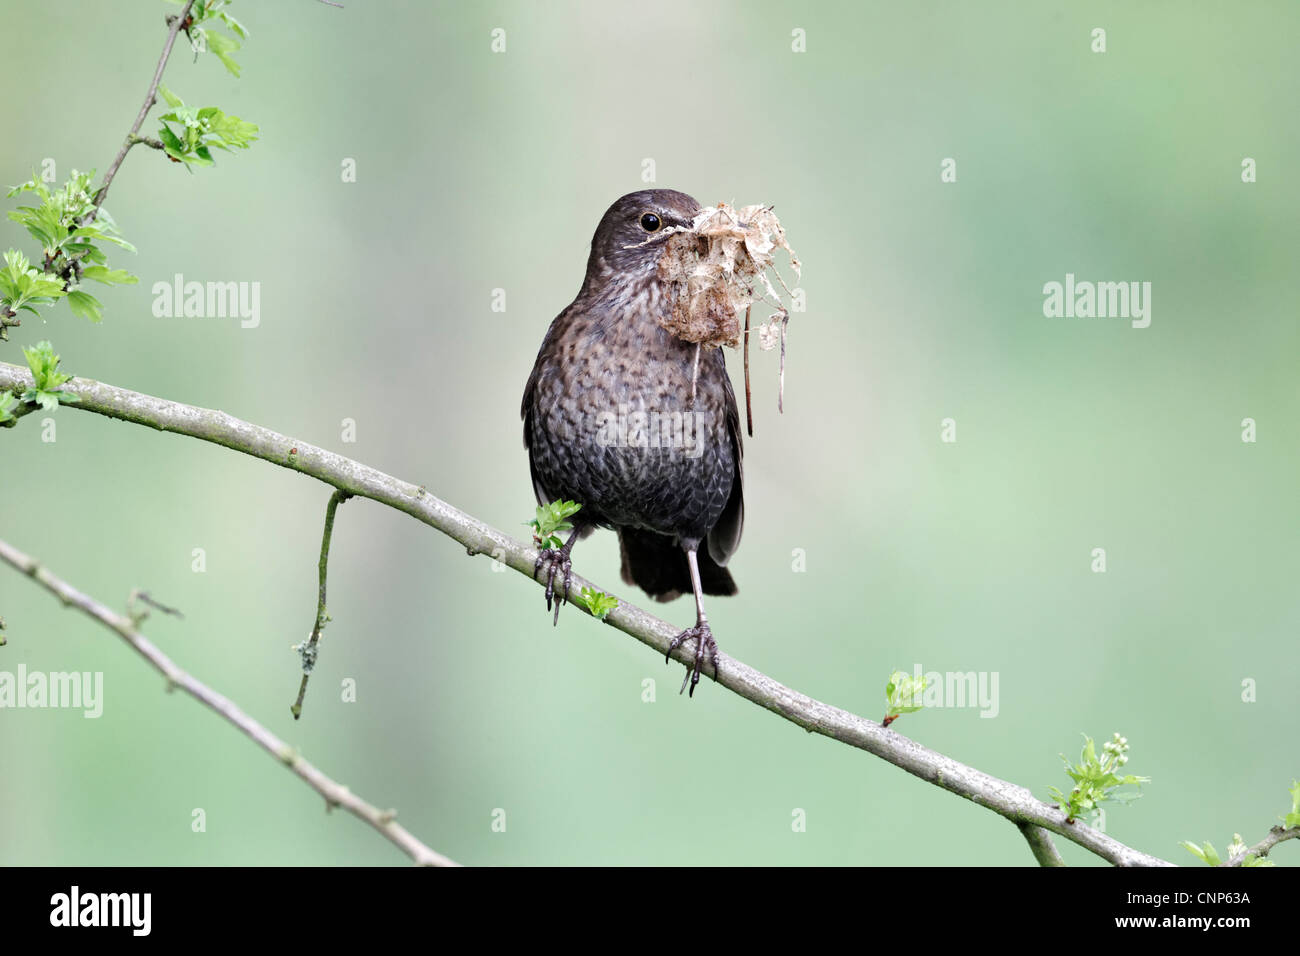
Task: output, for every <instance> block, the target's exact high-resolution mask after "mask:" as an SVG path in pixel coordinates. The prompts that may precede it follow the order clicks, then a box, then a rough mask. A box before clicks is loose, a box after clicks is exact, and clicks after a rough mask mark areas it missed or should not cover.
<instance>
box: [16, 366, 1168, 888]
mask: <svg viewBox="0 0 1300 956" xmlns="http://www.w3.org/2000/svg"><path fill="white" fill-rule="evenodd" d="M30 383H31V375H30V373H29V372H28V371H27V369H25V368H20V367H19V366H16V365H9V364H6V363H3V362H0V389H5V388H9V389H12V388H15V387H19V388H27V387H28V386H29V384H30ZM63 389H64V390H65V391H69V392H72V393H74V394H76V395H77V396H79V397H80V401H79V402H77V403H76V404H74V405H69V406H66V407H68V408H74V409H79V410H82V411H88V412H95V413H96V414H99V415H104V416H107V417H108V418H116V419H120V420H121V421H127V422H133V423H135V424H137V425H147V426H148V427H150V428H156V429H158V430H159V431H167V432H174V433H176V434H180V435H187V436H189V437H190V438H198V439H200V440H202V441H208V442H212V443H213V444H216V445H221V446H222V447H224V448H230V449H232V450H234V451H238V452H242V453H243V454H246V455H251V456H252V457H254V458H260V459H262V460H263V461H269V462H271V463H273V464H276V465H279V466H281V467H282V468H288V469H290V470H291V471H297V472H301V473H302V474H304V475H309V476H310V477H312V478H316V479H319V480H320V481H323V482H325V483H326V484H328V485H332V486H333V487H335V488H337V489H338V490H340V491H344V492H347V493H348V494H351V495H356V496H357V497H360V498H369V499H370V500H372V501H377V502H379V503H380V504H384V505H387V506H389V507H390V508H395V509H396V510H398V511H401V512H403V513H404V514H408V515H410V516H411V517H413V518H416V519H417V520H419V521H422V522H424V523H425V524H427V525H429V526H430V527H433V528H436V529H438V530H439V531H441V532H442V533H443V534H446V535H447V536H448V537H451V538H453V539H454V540H456V541H458V542H460V544H462V545H463V546H464V547H465V548H466V550H467V551H468V552H469V553H470V555H475V554H489V555H491V556H492V557H493V558H494V559H496V560H499V561H501V562H502V563H503V564H506V565H508V566H509V567H511V568H514V569H515V570H516V571H518V572H519V573H520V574H524V575H527V576H528V577H529V578H532V577H533V573H534V567H535V562H536V560H537V552H536V551H535V550H534V549H532V548H530V547H528V546H526V545H524V544H521V543H520V542H518V541H516V540H515V539H514V538H511V537H509V536H508V535H506V534H503V533H502V532H500V531H497V530H496V529H495V528H492V527H490V526H488V525H486V524H484V523H483V522H481V521H479V520H478V519H477V518H474V517H472V516H470V515H467V514H465V513H464V512H463V511H459V510H457V509H456V508H454V507H452V506H451V505H449V504H447V503H446V502H445V501H442V500H440V499H439V498H436V497H434V496H433V495H431V494H429V493H428V492H427V491H426V490H425V489H424V488H423V487H419V486H416V485H412V484H410V483H409V482H405V481H402V480H400V479H398V478H394V477H392V476H391V475H386V474H384V473H383V472H382V471H379V470H378V469H375V468H371V467H370V466H369V465H365V464H362V463H361V462H358V461H353V460H352V459H350V458H345V457H343V456H342V455H337V454H335V453H333V452H330V451H326V450H325V449H323V448H317V447H316V446H315V445H309V444H307V443H306V442H302V441H298V440H296V439H292V438H289V437H287V436H285V435H281V434H279V433H277V432H274V431H271V430H270V429H269V428H263V427H262V426H260V425H254V424H252V423H250V422H245V421H242V420H240V419H238V418H235V417H234V416H232V415H227V414H226V413H225V412H221V411H214V410H212V409H206V408H198V407H196V406H193V405H184V404H181V403H180V402H171V401H167V400H166V399H162V398H155V397H153V396H151V395H143V394H141V393H139V392H132V391H128V390H127V389H124V388H117V387H115V386H113V385H106V384H104V383H102V382H96V381H93V380H90V379H80V378H79V379H74V380H72V381H70V382H68V383H67V384H65V385H64V386H63ZM572 585H573V590H574V591H576V592H581V590H582V588H583V587H590V588H592V589H594V590H603V589H601V588H599V587H597V586H596V585H595V584H593V583H592V582H591V581H588V580H586V579H585V578H582V577H579V576H578V575H576V574H575V575H573V581H572ZM573 606H574V607H575V608H578V609H579V610H581V611H583V612H584V613H587V614H590V612H589V611H587V610H586V608H583V607H582V606H581V605H578V604H574V605H573ZM605 623H607V624H611V625H613V626H614V627H616V628H618V629H619V630H620V631H623V632H624V633H626V634H630V635H631V636H632V637H635V638H636V639H637V640H639V641H641V643H643V644H646V645H647V646H649V647H651V648H654V650H656V651H657V652H658V653H660V654H665V653H667V650H668V647H669V644H670V643H671V642H672V640H673V638H674V637H676V636H677V633H678V628H676V627H674V626H673V625H671V624H669V623H668V622H666V621H663V620H660V619H659V618H657V617H655V616H654V615H652V614H649V613H647V612H646V611H643V610H641V609H640V608H638V607H636V606H635V605H632V604H628V603H627V602H625V601H620V602H619V605H618V607H616V608H615V609H614V610H612V611H610V612H609V614H608V615H607V616H606V618H605ZM673 656H674V657H675V658H676V659H677V660H678V661H679V662H680V663H682V664H687V665H689V664H691V663H693V660H694V658H693V657H692V652H691V651H690V650H689V649H687V648H686V647H684V646H683V647H679V648H678V649H677V651H675V652H674V655H673ZM718 663H719V668H718V670H719V672H720V673H717V674H715V675H713V676H715V677H716V678H717V680H718V682H719V683H720V684H721V685H722V686H723V687H726V688H727V689H728V690H730V691H732V692H734V693H736V694H738V695H739V696H741V697H743V698H745V699H746V700H748V701H750V702H751V703H755V704H757V705H758V706H760V707H762V708H764V709H765V710H770V711H771V712H772V713H774V714H777V715H778V716H780V717H784V718H785V719H786V720H788V721H790V722H791V723H793V724H796V725H797V726H799V727H802V728H804V729H805V730H807V731H810V732H815V733H819V734H821V735H823V736H825V737H830V738H831V739H833V740H838V741H840V742H842V743H846V744H848V745H849V746H851V747H857V748H858V749H860V750H865V751H867V752H868V753H871V754H874V755H875V756H877V757H880V758H881V759H882V760H886V761H888V762H889V763H892V764H893V765H894V766H896V767H899V768H901V769H903V770H906V771H907V772H908V773H910V774H912V775H913V776H916V777H920V778H921V779H922V780H925V781H927V782H929V783H932V784H934V785H935V786H937V787H942V788H943V789H945V790H947V791H949V792H950V793H955V794H957V795H958V796H960V797H964V798H966V799H967V800H970V801H971V802H973V803H976V804H978V805H980V806H983V807H985V808H987V809H989V810H992V811H993V812H994V813H997V814H999V815H1000V816H1003V817H1005V818H1006V819H1008V820H1010V821H1011V822H1012V823H1015V824H1016V825H1017V826H1019V825H1021V824H1032V825H1034V826H1037V827H1041V828H1042V829H1044V830H1049V831H1051V832H1052V833H1055V834H1058V835H1060V836H1063V837H1065V838H1066V839H1067V840H1069V841H1071V842H1072V843H1076V844H1078V845H1079V846H1081V847H1083V848H1085V849H1087V850H1090V851H1092V852H1093V853H1095V854H1097V855H1098V856H1100V857H1102V858H1103V859H1105V860H1107V861H1109V862H1110V863H1113V864H1115V865H1117V866H1173V864H1172V863H1169V862H1167V861H1165V860H1162V859H1160V858H1159V857H1155V856H1151V855H1149V854H1146V853H1143V852H1141V851H1139V850H1135V849H1133V848H1131V847H1128V846H1126V845H1124V844H1123V843H1120V842H1119V841H1118V840H1116V839H1114V838H1113V837H1111V836H1108V835H1107V834H1105V833H1102V832H1100V831H1098V830H1094V829H1092V828H1091V827H1088V826H1085V825H1084V824H1082V823H1079V822H1077V821H1076V822H1073V823H1070V822H1067V821H1066V818H1065V814H1064V813H1063V812H1062V811H1060V810H1059V809H1057V808H1056V807H1054V806H1051V805H1050V804H1047V803H1044V802H1043V801H1041V800H1039V799H1038V798H1036V797H1035V796H1034V795H1033V794H1032V793H1031V792H1030V791H1029V790H1027V789H1026V788H1024V787H1021V786H1019V785H1017V784H1013V783H1009V782H1007V781H1005V780H999V779H998V778H997V777H994V776H992V775H990V774H987V773H984V772H983V771H981V770H976V769H975V768H973V767H968V766H966V765H965V764H962V763H958V762H957V761H956V760H953V759H951V758H950V757H946V756H944V755H943V754H941V753H938V752H936V751H933V750H930V749H929V748H928V747H923V746H922V745H920V744H918V743H916V742H915V741H913V740H909V739H908V738H906V737H903V736H901V735H900V734H898V733H897V732H895V731H893V730H890V729H888V728H886V727H882V726H881V725H880V724H877V723H874V722H873V721H870V720H867V719H866V718H864V717H859V716H858V715H856V714H852V713H849V712H848V711H845V710H841V709H839V708H838V707H832V706H830V705H829V704H824V703H822V702H821V701H818V700H814V699H813V698H811V697H808V696H806V695H804V694H801V693H799V692H798V691H795V690H792V689H791V688H789V687H786V686H784V685H783V684H780V683H778V682H777V681H775V680H773V679H772V678H770V677H768V676H767V675H766V674H763V673H760V672H759V671H756V670H754V669H753V668H752V667H750V666H749V665H747V664H744V663H742V662H740V661H738V660H736V659H735V658H732V657H728V656H727V655H725V654H722V653H719V654H718ZM712 670H713V668H712V667H711V666H709V665H707V664H706V666H705V672H706V673H708V672H709V671H712Z"/></svg>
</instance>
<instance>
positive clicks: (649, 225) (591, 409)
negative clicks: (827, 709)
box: [522, 189, 744, 696]
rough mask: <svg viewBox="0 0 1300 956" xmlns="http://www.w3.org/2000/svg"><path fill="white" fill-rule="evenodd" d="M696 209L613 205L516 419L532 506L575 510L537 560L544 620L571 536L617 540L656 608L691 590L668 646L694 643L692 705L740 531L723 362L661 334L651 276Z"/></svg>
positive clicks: (675, 199)
mask: <svg viewBox="0 0 1300 956" xmlns="http://www.w3.org/2000/svg"><path fill="white" fill-rule="evenodd" d="M699 208H700V204H699V203H697V202H696V201H695V200H694V199H692V198H691V197H690V196H687V195H685V194H684V193H679V192H676V191H674V190H671V189H648V190H642V191H641V192H634V193H629V194H628V195H626V196H624V197H622V198H621V199H619V200H618V201H617V202H615V203H614V205H612V206H610V207H609V210H608V211H607V212H606V213H605V215H604V217H603V218H602V219H601V221H600V225H599V226H598V227H597V229H596V233H595V235H594V236H593V237H592V240H591V256H590V258H589V259H588V260H587V275H586V278H584V279H583V282H582V288H581V289H580V290H579V291H578V297H577V298H576V299H574V300H573V303H572V304H571V305H570V306H569V307H568V308H567V309H565V310H564V311H563V312H561V313H560V314H559V315H558V316H557V317H556V319H555V321H554V322H552V323H551V327H550V329H549V330H547V333H546V337H545V338H544V339H543V340H542V347H541V350H540V351H539V352H538V353H537V362H536V364H534V366H533V372H532V374H531V375H530V376H529V377H528V384H527V386H526V387H525V389H524V400H523V407H522V414H523V419H524V445H525V446H526V447H527V449H528V459H529V464H530V466H531V468H532V478H533V490H534V492H535V493H536V495H537V500H538V502H539V503H541V504H546V503H548V502H551V501H555V500H556V499H565V500H573V501H576V502H578V503H579V504H581V506H582V509H581V510H580V511H579V512H578V513H577V514H575V515H574V516H573V517H572V519H571V520H572V522H573V533H572V534H571V535H570V536H569V539H568V541H566V542H565V544H564V546H563V547H561V548H558V549H546V550H543V551H542V552H541V553H540V554H539V555H538V558H537V564H536V566H535V568H534V575H536V574H537V573H538V572H540V570H541V569H542V567H543V565H545V566H546V568H547V576H546V607H547V610H550V607H551V601H552V599H554V601H555V615H556V618H557V619H558V617H559V613H560V602H561V601H562V600H564V599H565V598H567V597H568V592H569V581H570V576H571V574H572V564H571V562H570V559H569V555H570V553H571V552H572V550H573V545H574V543H575V542H576V541H577V540H578V538H582V537H586V536H587V535H589V534H590V533H591V532H592V531H593V530H594V529H595V528H597V527H603V528H612V529H614V530H615V531H616V532H618V538H619V545H620V549H621V551H622V560H623V567H622V577H623V580H624V581H625V582H626V583H628V584H635V585H637V586H638V587H641V588H643V589H644V590H645V592H646V593H647V594H649V595H650V596H651V597H653V598H655V599H656V600H660V601H671V600H672V599H673V598H675V597H677V596H679V595H680V594H682V593H684V592H685V591H686V590H687V589H688V588H689V589H691V590H693V591H694V592H695V610H696V615H697V616H696V624H695V626H694V627H692V628H688V629H686V630H684V631H682V632H681V633H680V634H679V635H677V637H676V638H675V639H674V640H673V642H672V645H671V647H670V648H669V653H670V654H671V653H672V651H673V650H675V649H676V648H677V647H678V646H679V645H681V644H682V643H683V642H684V641H686V640H688V639H691V638H694V639H695V642H696V644H695V664H694V667H693V668H688V669H687V673H686V679H685V680H683V682H682V689H683V690H685V689H686V686H687V682H688V681H689V684H690V689H691V695H692V696H694V694H695V685H696V684H697V683H699V679H700V667H701V664H702V662H703V661H704V659H705V657H708V658H709V660H710V662H711V663H712V664H713V668H714V677H715V679H716V677H717V644H716V643H715V642H714V640H713V635H712V633H711V632H710V630H709V624H708V619H707V618H706V617H705V614H704V598H703V596H704V595H705V594H735V593H736V583H735V581H733V580H732V577H731V574H730V572H728V571H727V569H726V567H725V565H726V563H727V560H728V559H729V558H730V557H731V555H732V554H733V553H734V552H735V550H736V547H737V546H738V545H739V544H740V532H741V527H742V525H743V523H744V500H743V496H742V492H741V464H740V459H741V439H740V416H739V413H738V412H737V409H736V397H735V395H734V393H733V392H732V389H731V380H730V379H729V378H728V377H727V367H726V362H725V360H724V358H723V356H722V351H721V349H717V348H708V349H702V348H700V347H699V346H698V345H695V344H692V343H690V342H686V341H683V340H682V339H680V338H678V337H676V336H675V335H673V334H672V333H670V332H668V331H666V330H665V329H664V328H663V327H662V326H661V325H660V319H661V318H662V317H664V316H666V315H667V314H668V313H669V312H671V310H672V305H673V300H672V297H673V295H674V293H673V290H672V287H671V286H670V285H669V284H667V283H665V282H664V281H662V280H661V279H660V277H659V273H658V265H659V256H660V253H661V252H662V251H663V249H664V243H663V241H662V237H661V235H660V234H661V233H662V232H663V231H664V230H665V229H666V228H667V227H669V226H677V227H689V226H690V224H691V220H692V218H693V217H694V215H695V213H696V212H697V211H698V210H699ZM702 543H703V544H705V547H704V548H701V547H700V545H701V544H702ZM558 571H562V572H563V575H564V578H563V580H564V587H563V593H562V594H557V593H556V588H555V577H556V573H557V572H558Z"/></svg>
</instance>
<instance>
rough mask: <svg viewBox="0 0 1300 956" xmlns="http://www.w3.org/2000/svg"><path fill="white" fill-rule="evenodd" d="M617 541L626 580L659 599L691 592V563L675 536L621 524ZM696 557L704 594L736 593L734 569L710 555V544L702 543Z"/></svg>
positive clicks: (663, 599)
mask: <svg viewBox="0 0 1300 956" xmlns="http://www.w3.org/2000/svg"><path fill="white" fill-rule="evenodd" d="M618 545H619V551H620V553H621V554H622V556H623V568H622V576H623V581H624V583H626V584H633V585H636V586H637V587H639V588H641V589H642V590H643V591H645V593H646V594H648V595H650V596H651V597H652V598H654V599H655V600H656V601H671V600H673V598H676V597H678V596H680V595H682V594H690V593H691V591H692V588H691V566H690V565H689V564H688V563H687V561H686V552H685V551H683V550H682V549H681V548H680V547H678V546H677V544H676V543H675V542H674V541H673V539H672V538H670V537H668V536H667V535H662V534H655V533H654V532H653V531H640V530H637V529H635V528H619V529H618ZM696 557H697V559H698V562H699V566H700V584H701V586H703V588H704V593H705V594H735V593H736V591H737V588H736V582H735V580H733V579H732V577H731V572H730V571H728V570H727V569H726V568H724V567H722V566H721V565H719V564H718V563H717V562H716V561H714V560H713V558H712V557H710V555H709V549H708V548H707V547H701V548H700V549H699V551H698V552H696Z"/></svg>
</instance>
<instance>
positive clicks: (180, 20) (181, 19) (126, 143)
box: [82, 0, 194, 226]
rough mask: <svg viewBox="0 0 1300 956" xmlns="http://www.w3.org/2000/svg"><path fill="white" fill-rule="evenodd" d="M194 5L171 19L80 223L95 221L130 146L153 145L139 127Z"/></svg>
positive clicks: (160, 145) (190, 0) (150, 106)
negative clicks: (145, 86)
mask: <svg viewBox="0 0 1300 956" xmlns="http://www.w3.org/2000/svg"><path fill="white" fill-rule="evenodd" d="M193 6H194V0H187V2H186V4H185V8H184V9H183V10H181V12H180V15H179V16H177V17H176V18H174V19H172V21H171V29H170V30H168V31H167V42H166V43H164V44H163V51H162V56H160V57H159V58H158V66H157V67H155V68H154V71H153V80H151V81H150V83H149V92H147V93H146V94H145V95H144V102H143V103H142V104H140V112H139V113H137V114H136V117H135V122H134V123H132V124H131V131H130V132H129V133H127V134H126V139H124V140H123V141H122V148H121V149H119V150H118V151H117V156H116V157H114V159H113V163H112V165H111V166H109V167H108V172H106V173H104V185H102V186H100V187H99V191H98V192H96V193H95V208H94V209H92V210H91V211H90V216H89V217H88V218H87V219H86V221H85V222H84V223H82V225H83V226H84V225H89V224H90V223H92V222H94V221H95V217H96V216H98V215H99V207H100V206H102V205H104V200H105V199H107V198H108V187H109V186H111V185H112V184H113V177H114V176H116V175H117V171H118V169H120V168H121V166H122V160H124V159H126V154H127V153H128V152H130V150H131V147H132V146H134V145H135V144H136V143H141V142H142V143H146V144H147V145H149V146H153V143H151V142H149V140H148V139H147V138H143V137H140V136H138V135H137V134H138V133H139V132H140V127H141V126H143V125H144V120H145V117H146V116H148V115H149V111H150V110H151V109H153V104H154V103H155V102H156V101H157V99H158V84H159V83H161V82H162V75H163V70H165V69H166V68H167V60H168V59H169V58H170V57H171V55H172V45H173V44H175V42H176V34H178V33H180V32H181V28H182V27H184V26H185V24H186V23H188V22H189V19H190V8H191V7H193ZM154 148H155V149H161V148H162V143H158V145H157V146H156V147H154Z"/></svg>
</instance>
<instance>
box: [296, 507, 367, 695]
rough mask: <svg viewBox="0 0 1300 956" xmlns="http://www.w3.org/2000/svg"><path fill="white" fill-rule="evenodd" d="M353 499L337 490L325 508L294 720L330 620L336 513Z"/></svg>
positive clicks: (300, 650) (300, 649)
mask: <svg viewBox="0 0 1300 956" xmlns="http://www.w3.org/2000/svg"><path fill="white" fill-rule="evenodd" d="M351 497H352V496H351V495H350V494H348V493H347V492H346V491H341V490H336V491H335V492H334V494H332V495H330V500H329V504H327V505H326V506H325V531H324V533H323V534H322V535H321V542H320V562H319V563H318V564H317V565H316V570H317V573H318V574H319V576H320V591H319V594H318V596H317V598H316V620H315V623H313V624H312V628H311V636H310V637H309V638H307V642H306V643H305V644H302V645H299V648H298V652H299V654H301V655H302V683H301V684H299V685H298V699H297V700H296V701H294V704H293V706H292V707H290V708H289V710H290V711H291V712H292V713H293V719H294V720H297V719H298V718H299V717H301V716H302V699H303V697H305V696H306V695H307V678H309V677H311V672H312V668H313V667H315V666H316V645H317V644H319V643H320V635H321V631H323V630H325V625H326V623H327V622H328V621H329V620H330V616H329V613H328V612H327V611H326V610H325V572H326V570H327V569H328V568H329V561H330V538H331V536H333V534H334V512H335V511H337V510H338V507H339V505H340V504H342V503H343V502H345V501H347V500H348V499H349V498H351Z"/></svg>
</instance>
